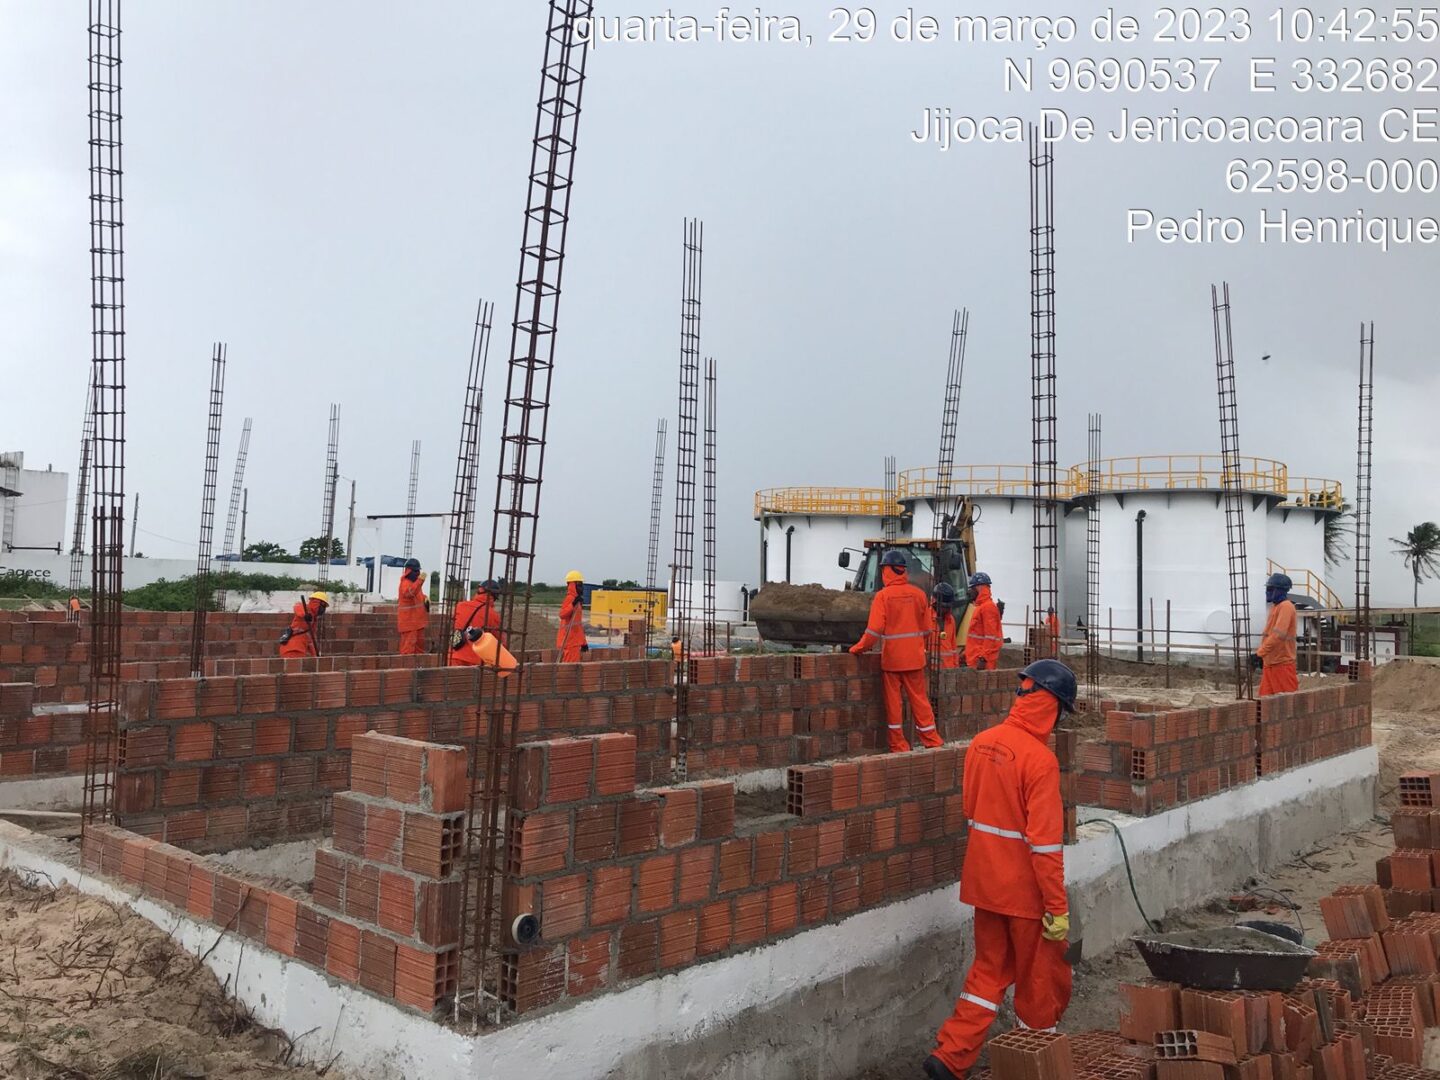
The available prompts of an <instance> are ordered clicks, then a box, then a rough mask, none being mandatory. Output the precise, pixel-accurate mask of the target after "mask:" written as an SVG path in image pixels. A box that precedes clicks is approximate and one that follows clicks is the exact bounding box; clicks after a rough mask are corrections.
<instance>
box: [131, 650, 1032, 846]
mask: <svg viewBox="0 0 1440 1080" xmlns="http://www.w3.org/2000/svg"><path fill="white" fill-rule="evenodd" d="M596 651H598V650H596ZM693 663H694V664H695V665H696V680H697V681H696V684H695V685H694V686H692V687H691V689H690V693H691V695H692V696H691V699H690V701H691V710H690V714H691V717H692V720H693V729H694V733H693V736H692V739H691V742H690V751H689V768H690V774H691V775H692V776H705V775H723V774H728V773H733V772H737V771H741V770H747V769H752V768H755V767H762V766H764V767H777V768H778V767H783V766H788V765H791V764H795V763H799V762H806V761H816V760H821V759H823V758H827V757H835V756H839V755H842V754H845V753H852V752H857V751H863V750H868V749H875V748H877V747H878V746H880V745H881V735H882V732H883V729H884V721H883V718H882V711H881V706H880V704H879V694H880V687H879V682H880V680H879V677H878V674H877V672H876V664H877V661H876V660H875V659H874V658H873V657H866V658H857V657H852V656H849V655H846V654H836V655H815V656H778V657H724V658H714V659H705V660H697V661H694V662H693ZM944 674H945V676H946V683H947V684H948V685H950V686H952V687H954V688H955V689H954V691H953V692H951V693H950V694H949V695H948V697H947V698H946V702H947V708H946V709H945V710H944V712H946V713H947V714H948V716H947V717H945V718H943V719H942V723H943V724H944V730H945V733H946V734H947V736H948V737H950V738H957V737H964V736H967V735H970V734H973V733H974V732H975V731H978V730H979V729H980V728H981V727H984V726H988V724H990V723H992V722H994V720H996V719H998V718H999V716H1000V715H1003V710H1004V708H1005V707H1006V706H1007V704H1008V702H1009V700H1010V699H1011V696H1012V690H1011V687H1010V683H1011V682H1013V679H1014V674H1013V672H1004V671H995V672H973V671H963V670H962V671H953V672H945V673H944ZM672 676H673V668H672V665H671V663H670V662H669V661H665V660H651V661H626V662H615V663H586V664H531V665H528V666H527V668H526V670H525V674H524V678H525V680H526V682H525V688H524V694H523V697H522V703H521V709H520V736H521V738H536V737H543V736H550V735H582V734H590V733H594V732H597V731H619V732H625V733H628V734H630V735H632V736H634V738H635V740H636V746H637V775H638V778H639V781H640V783H642V784H649V783H656V782H663V781H665V780H666V779H668V778H669V774H670V748H669V745H668V741H667V740H668V739H669V720H670V718H671V717H672V716H673V710H674V700H673V691H672V687H671V679H672ZM125 690H126V692H125V696H124V700H123V702H122V708H121V726H122V738H121V751H120V755H121V756H120V768H119V775H118V778H117V785H116V809H117V813H118V814H119V815H120V819H121V821H122V823H123V824H125V825H126V827H127V828H130V829H133V830H135V831H137V832H140V833H143V834H145V835H148V836H152V837H155V838H157V839H164V840H167V841H169V842H171V843H178V844H182V845H183V846H186V847H193V848H196V849H199V850H220V849H223V848H226V847H233V846H236V845H238V844H240V843H245V842H250V841H269V840H277V839H284V838H293V837H296V836H301V835H305V834H308V833H313V832H315V831H317V830H319V829H321V828H323V827H324V826H325V825H326V824H327V822H328V820H329V818H328V814H329V797H330V796H331V795H332V794H333V793H334V792H336V791H339V790H343V787H344V784H345V778H346V775H347V768H348V755H349V750H350V741H351V739H352V738H353V737H354V735H356V734H358V733H360V732H364V731H369V730H374V731H380V732H383V733H387V734H392V735H403V736H406V737H409V738H415V739H423V740H429V741H435V742H450V741H462V742H463V741H465V740H467V739H468V738H471V737H472V735H473V731H474V723H475V710H476V698H477V693H478V686H477V673H476V670H475V669H468V670H467V669H461V668H449V669H438V668H420V669H418V670H416V669H403V668H392V669H387V670H379V671H356V670H351V671H348V672H347V671H335V672H320V673H315V674H309V673H306V674H288V673H287V674H282V675H278V676H277V675H255V676H240V677H237V678H216V679H204V680H194V679H188V678H186V679H176V680H160V681H156V682H143V683H130V684H127V686H126V688H125ZM965 710H971V711H969V712H966V711H965Z"/></svg>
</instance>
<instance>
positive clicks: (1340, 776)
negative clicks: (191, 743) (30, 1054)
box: [0, 748, 1378, 1080]
mask: <svg viewBox="0 0 1440 1080" xmlns="http://www.w3.org/2000/svg"><path fill="white" fill-rule="evenodd" d="M1377 771H1378V757H1377V754H1376V752H1375V750H1374V749H1373V748H1366V749H1363V750H1357V751H1353V752H1351V753H1349V754H1346V755H1343V756H1341V757H1337V758H1330V759H1327V760H1325V761H1321V762H1317V763H1315V764H1313V765H1309V766H1306V767H1304V768H1300V769H1295V770H1292V771H1290V772H1286V773H1281V774H1279V775H1277V776H1273V777H1268V778H1265V779H1263V780H1260V781H1257V782H1256V783H1253V784H1247V785H1245V786H1244V787H1239V788H1232V789H1230V790H1228V791H1225V792H1223V793H1221V794H1219V795H1216V796H1214V797H1212V798H1209V799H1205V800H1202V801H1200V802H1196V803H1192V804H1189V805H1186V806H1182V807H1178V808H1176V809H1174V810H1170V811H1167V812H1165V813H1162V814H1157V815H1154V816H1152V817H1148V818H1139V819H1137V818H1128V817H1124V816H1116V817H1113V818H1112V820H1113V821H1114V823H1115V825H1116V827H1118V829H1119V831H1120V834H1121V835H1122V836H1123V837H1124V840H1125V848H1126V851H1127V853H1128V856H1129V862H1130V871H1131V873H1132V874H1133V875H1134V878H1135V883H1136V887H1137V891H1138V892H1139V895H1140V899H1141V902H1142V903H1143V904H1144V905H1145V909H1146V911H1147V912H1148V913H1149V914H1150V916H1151V917H1152V918H1153V917H1158V916H1160V915H1163V914H1165V913H1166V912H1167V911H1170V910H1174V909H1177V908H1185V907H1192V906H1194V905H1196V904H1198V903H1201V902H1203V901H1204V900H1206V899H1208V898H1210V897H1212V896H1214V895H1217V894H1220V893H1224V892H1228V891H1230V889H1231V888H1232V887H1233V886H1234V885H1235V884H1236V883H1237V882H1239V881H1242V880H1243V879H1244V878H1245V877H1247V876H1250V875H1252V874H1261V873H1263V872H1264V870H1265V869H1266V868H1267V867H1269V866H1273V865H1275V864H1276V863H1278V862H1282V861H1284V860H1285V859H1287V858H1289V857H1291V856H1292V855H1294V854H1296V853H1298V852H1301V851H1304V850H1305V849H1307V848H1308V847H1310V846H1311V845H1313V844H1314V843H1316V842H1317V841H1319V840H1322V839H1324V838H1325V837H1327V836H1330V835H1333V834H1334V833H1335V832H1337V831H1339V830H1342V829H1345V828H1349V827H1352V826H1355V825H1358V824H1361V823H1362V822H1364V821H1367V820H1369V818H1370V817H1371V816H1372V815H1373V813H1374V790H1375V781H1376V775H1377ZM1097 816H1098V815H1097ZM1085 817H1086V815H1085V814H1084V813H1082V815H1081V820H1082V821H1083V820H1085ZM1080 834H1081V835H1080V839H1079V842H1078V843H1077V844H1076V845H1075V846H1074V847H1072V848H1069V849H1067V851H1066V876H1067V879H1068V883H1069V887H1070V891H1071V896H1072V904H1073V906H1074V907H1075V909H1076V911H1077V912H1078V913H1079V914H1080V916H1081V918H1082V920H1083V925H1084V936H1085V947H1086V952H1087V953H1088V954H1091V955H1095V954H1097V953H1099V952H1102V951H1105V950H1107V949H1109V948H1112V947H1114V946H1116V945H1118V944H1120V943H1122V942H1123V941H1124V940H1125V939H1126V938H1127V937H1129V936H1130V935H1132V934H1134V933H1135V932H1137V931H1139V930H1142V929H1143V928H1144V924H1143V921H1142V920H1141V917H1140V914H1139V912H1138V911H1137V910H1136V907H1135V902H1134V900H1133V899H1132V898H1131V896H1130V889H1129V884H1128V882H1127V877H1126V869H1125V861H1124V859H1123V858H1122V856H1121V850H1120V844H1119V842H1118V840H1117V838H1116V835H1115V831H1114V830H1113V829H1111V828H1110V827H1109V826H1105V825H1100V824H1089V825H1085V826H1083V827H1082V828H1081V830H1080ZM75 861H76V860H75V857H74V848H73V847H72V846H67V845H61V844H56V843H54V842H53V841H47V840H44V839H41V838H36V837H34V836H33V834H29V833H26V832H24V831H23V830H20V829H17V828H13V827H9V826H5V825H4V824H3V823H0V866H4V865H10V866H14V867H16V868H17V869H20V870H30V871H34V872H39V873H44V874H47V875H48V876H49V877H50V878H51V879H52V880H54V881H55V882H57V883H58V882H61V881H68V882H71V883H72V884H74V885H76V886H77V887H78V888H81V889H83V890H85V891H87V892H93V893H97V894H100V895H103V896H106V897H108V898H110V899H112V900H115V901H117V902H120V903H125V904H128V905H129V906H130V907H132V908H134V909H135V910H136V911H137V912H139V913H140V914H142V915H145V916H146V917H147V918H150V919H151V920H152V921H154V922H156V923H157V924H158V925H160V926H161V927H162V928H164V929H166V930H167V931H170V932H172V933H173V935H174V937H175V939H176V941H177V942H178V943H179V944H180V945H182V946H183V947H184V948H186V949H188V950H190V951H191V952H194V953H196V954H197V955H206V963H207V964H208V965H209V966H210V967H211V968H212V969H214V971H215V972H216V974H217V975H218V976H219V977H220V979H221V980H222V981H228V983H229V985H230V986H232V987H233V988H234V990H235V993H236V994H237V996H238V997H239V998H241V999H242V1000H243V1001H244V1002H245V1003H246V1004H247V1005H248V1006H249V1007H250V1008H251V1009H252V1010H253V1011H254V1013H255V1015H256V1018H257V1019H258V1020H259V1021H260V1022H262V1023H264V1024H267V1025H271V1026H275V1027H278V1028H281V1029H283V1030H284V1031H286V1032H288V1033H289V1034H290V1035H291V1036H292V1037H293V1038H295V1039H296V1044H297V1051H298V1053H299V1054H300V1055H301V1056H302V1057H303V1058H305V1059H307V1060H310V1061H316V1062H319V1061H328V1060H329V1059H330V1058H331V1057H333V1056H334V1055H335V1054H337V1053H338V1054H340V1055H341V1058H342V1061H343V1062H344V1064H345V1066H346V1067H347V1068H349V1069H350V1070H352V1071H354V1072H355V1073H357V1074H359V1075H365V1076H371V1077H376V1078H384V1080H390V1078H399V1077H414V1076H426V1077H435V1078H436V1080H449V1078H452V1077H454V1078H465V1080H502V1078H503V1080H508V1078H513V1077H518V1076H543V1077H546V1078H547V1080H591V1078H600V1077H625V1078H627V1080H661V1078H665V1080H679V1078H686V1077H694V1078H697V1080H698V1078H701V1077H706V1078H718V1080H760V1078H762V1077H763V1078H766V1080H819V1078H821V1077H824V1078H825V1080H839V1078H845V1077H851V1076H855V1075H857V1074H859V1073H860V1072H862V1071H863V1070H864V1069H866V1068H868V1067H871V1066H874V1065H876V1064H880V1063H884V1062H889V1061H893V1060H895V1059H896V1058H897V1057H899V1056H904V1055H910V1054H918V1055H921V1056H923V1052H924V1050H925V1049H926V1048H927V1047H928V1045H929V1039H930V1036H931V1034H932V1033H933V1031H934V1030H935V1028H936V1027H937V1026H938V1024H939V1023H940V1021H941V1020H942V1019H943V1018H944V1017H945V1015H947V1014H948V1012H949V1010H950V1009H951V1007H952V1005H953V1002H954V999H955V995H956V993H957V992H958V991H959V989H960V984H961V982H962V980H963V976H964V971H965V967H966V965H967V964H968V961H969V957H970V942H969V926H970V922H971V912H970V910H969V909H968V908H965V907H963V906H962V905H961V904H960V903H959V901H958V900H957V898H956V895H955V889H954V887H953V886H947V887H945V888H942V889H936V890H934V891H932V892H929V893H926V894H924V895H921V896H916V897H911V898H910V899H907V900H904V901H901V902H899V903H895V904H891V905H888V906H887V907H884V908H878V909H874V910H871V911H866V912H861V913H859V914H857V915H854V916H852V917H850V918H848V919H846V920H844V921H843V922H840V923H836V924H831V925H826V926H820V927H816V928H815V929H813V930H810V931H807V932H805V933H802V934H798V935H795V936H794V937H790V938H786V939H783V940H781V941H779V942H777V943H775V944H774V945H770V946H767V947H764V948H760V949H755V950H753V951H751V952H748V953H744V954H741V955H737V956H731V957H727V958H725V959H722V960H718V961H715V962H712V963H706V964H699V965H696V966H694V967H691V968H688V969H686V970H684V971H681V972H678V973H676V974H673V975H668V976H665V977H663V978H657V979H650V980H647V981H644V982H641V983H638V984H637V985H635V986H633V987H631V988H630V989H628V990H624V991H621V992H618V993H613V994H606V995H603V996H601V997H597V998H594V999H589V1000H586V1001H583V1002H581V1003H579V1004H576V1005H574V1006H572V1007H569V1008H564V1009H560V1010H558V1011H556V1012H551V1013H546V1014H542V1015H538V1016H534V1017H532V1018H528V1019H526V1020H523V1021H520V1022H517V1023H514V1024H511V1025H509V1026H507V1027H504V1028H502V1029H500V1030H497V1031H493V1032H489V1033H487V1034H484V1035H481V1036H478V1037H472V1036H469V1035H467V1034H462V1033H460V1032H457V1031H452V1030H450V1029H449V1028H446V1027H442V1026H440V1025H437V1024H434V1023H432V1022H431V1021H429V1020H427V1019H425V1018H422V1017H419V1016H416V1015H415V1014H413V1013H407V1012H404V1011H402V1010H400V1009H397V1008H395V1007H394V1006H392V1005H389V1004H386V1003H385V1002H382V1001H380V1000H379V999H377V998H374V997H371V996H370V995H368V994H365V993H363V992H360V991H357V990H355V989H353V988H348V987H339V986H336V985H335V984H333V983H331V982H330V981H329V980H327V979H326V978H325V976H324V975H323V974H321V973H319V972H317V971H315V970H314V969H312V968H309V967H306V966H305V965H303V964H300V963H297V962H294V961H291V960H287V959H286V958H284V957H282V956H280V955H278V954H276V953H272V952H269V951H268V950H265V949H261V948H257V947H256V946H255V945H254V943H247V942H242V941H240V940H238V939H236V938H234V937H225V938H224V939H223V940H221V941H220V942H219V943H218V944H216V940H215V939H216V936H217V935H216V931H215V930H214V929H213V928H212V927H208V926H204V925H201V924H199V923H196V922H194V921H192V920H190V919H189V918H187V917H186V916H184V915H182V914H178V913H176V912H175V911H173V910H171V909H169V908H166V907H163V906H162V905H159V904H156V903H153V902H151V901H149V900H145V899H142V898H137V897H134V896H132V895H130V894H128V893H125V892H122V891H121V890H119V889H116V888H114V887H113V886H111V885H110V884H108V883H106V882H104V881H100V880H98V879H96V878H94V877H92V876H90V875H88V874H85V873H83V872H82V871H80V870H79V869H78V868H77V867H76V865H75ZM207 950H209V951H208V954H207ZM242 958H243V964H242V962H241V961H242ZM915 1061H916V1064H917V1066H918V1061H919V1057H916V1058H915Z"/></svg>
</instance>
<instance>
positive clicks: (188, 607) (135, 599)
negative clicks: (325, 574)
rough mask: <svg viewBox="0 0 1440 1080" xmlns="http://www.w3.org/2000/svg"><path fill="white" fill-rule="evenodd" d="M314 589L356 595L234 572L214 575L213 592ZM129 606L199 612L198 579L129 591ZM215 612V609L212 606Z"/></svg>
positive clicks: (330, 584) (336, 585)
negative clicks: (196, 586)
mask: <svg viewBox="0 0 1440 1080" xmlns="http://www.w3.org/2000/svg"><path fill="white" fill-rule="evenodd" d="M313 589H324V590H325V591H327V592H331V593H347V592H356V591H358V590H356V589H354V588H352V587H351V586H349V585H346V584H344V583H343V582H336V581H314V580H304V581H300V580H297V579H295V578H288V577H281V576H280V575H278V574H237V573H233V572H231V571H225V572H223V573H218V574H211V575H210V591H211V593H212V595H213V594H214V593H217V592H238V593H255V592H278V593H291V592H293V593H295V594H296V595H297V596H298V595H299V594H300V593H308V592H310V591H311V590H313ZM125 604H126V606H127V607H133V608H139V609H141V610H142V611H193V610H194V608H195V578H194V576H190V577H183V578H181V579H180V580H179V581H167V580H165V579H164V578H161V579H160V580H159V581H156V582H152V583H151V584H149V585H141V586H140V587H139V588H137V589H126V590H125ZM211 607H212V610H213V607H214V605H213V604H212V605H211Z"/></svg>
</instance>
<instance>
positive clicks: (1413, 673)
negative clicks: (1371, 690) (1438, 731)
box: [1373, 660, 1440, 713]
mask: <svg viewBox="0 0 1440 1080" xmlns="http://www.w3.org/2000/svg"><path fill="white" fill-rule="evenodd" d="M1373 700H1374V704H1375V706H1376V707H1377V708H1380V709H1396V710H1399V711H1403V712H1412V713H1440V665H1435V664H1424V663H1417V662H1414V661H1409V660H1395V661H1392V662H1391V663H1388V664H1381V665H1380V666H1379V667H1378V668H1376V669H1375V696H1374V699H1373Z"/></svg>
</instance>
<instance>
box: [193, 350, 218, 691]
mask: <svg viewBox="0 0 1440 1080" xmlns="http://www.w3.org/2000/svg"><path fill="white" fill-rule="evenodd" d="M225 354H226V347H225V343H224V342H223V341H217V342H216V343H215V348H214V351H213V352H212V353H211V356H210V425H209V427H208V429H207V430H206V434H205V484H204V487H203V488H202V489H201V492H200V554H199V556H198V557H197V558H196V560H195V618H194V621H193V622H192V624H191V627H190V674H191V675H196V676H199V675H203V674H204V673H205V616H206V615H207V614H208V613H209V611H210V548H211V544H212V542H213V540H214V537H215V482H216V480H217V479H218V478H219V475H220V420H221V416H222V414H223V412H224V407H225Z"/></svg>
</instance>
